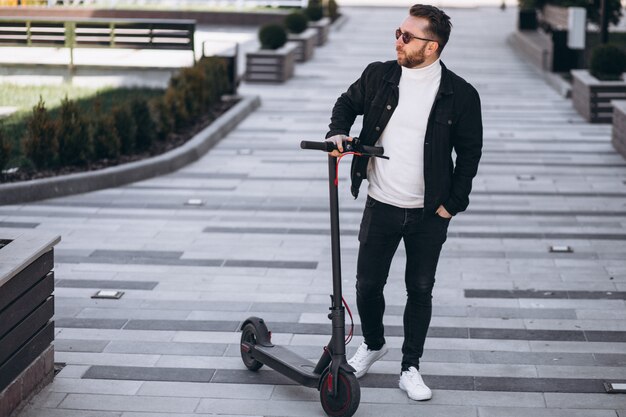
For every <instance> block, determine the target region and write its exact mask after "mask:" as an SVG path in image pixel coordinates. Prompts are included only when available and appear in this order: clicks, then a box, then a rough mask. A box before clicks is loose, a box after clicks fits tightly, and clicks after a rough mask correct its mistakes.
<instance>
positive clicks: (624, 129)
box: [611, 100, 626, 159]
mask: <svg viewBox="0 0 626 417" xmlns="http://www.w3.org/2000/svg"><path fill="white" fill-rule="evenodd" d="M611 104H612V105H613V134H612V137H611V142H612V143H613V147H614V148H615V150H616V151H617V152H619V153H620V154H621V155H622V157H624V158H625V159H626V100H613V101H612V102H611Z"/></svg>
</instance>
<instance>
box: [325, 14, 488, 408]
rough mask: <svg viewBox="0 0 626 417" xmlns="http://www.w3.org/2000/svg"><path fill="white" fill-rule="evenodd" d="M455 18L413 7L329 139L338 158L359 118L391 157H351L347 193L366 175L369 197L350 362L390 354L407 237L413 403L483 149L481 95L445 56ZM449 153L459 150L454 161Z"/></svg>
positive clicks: (346, 97)
mask: <svg viewBox="0 0 626 417" xmlns="http://www.w3.org/2000/svg"><path fill="white" fill-rule="evenodd" d="M451 27H452V25H451V23H450V18H449V17H448V16H447V15H446V14H445V13H444V12H443V11H441V10H439V9H438V8H436V7H433V6H427V5H420V4H417V5H414V6H413V7H411V9H410V10H409V16H408V17H407V18H406V19H405V20H404V21H403V22H402V25H401V26H400V27H399V28H398V29H397V30H396V44H395V46H396V52H397V60H395V61H388V62H384V63H381V62H375V63H372V64H370V65H369V66H368V67H367V68H366V69H365V71H364V72H363V74H362V75H361V78H360V79H359V80H357V81H356V82H355V83H354V84H352V85H351V86H350V87H349V88H348V91H346V92H345V93H344V94H342V95H341V96H340V97H339V99H338V100H337V102H336V103H335V107H334V108H333V112H332V117H331V123H330V125H329V128H330V131H329V132H328V134H327V135H326V137H327V140H328V141H332V142H334V143H335V144H336V145H337V148H338V151H334V152H333V153H332V155H334V156H338V155H339V153H340V152H342V151H343V146H342V143H343V142H344V141H351V140H352V138H350V137H348V135H349V132H350V128H351V127H352V124H353V123H354V120H355V118H356V116H358V115H363V116H364V118H363V130H362V131H361V134H360V140H361V142H362V143H363V144H364V145H374V144H376V145H379V146H383V147H384V148H385V155H387V156H388V157H389V158H390V159H389V160H384V159H377V158H367V157H355V158H354V159H353V161H352V169H351V180H352V185H351V192H352V194H353V195H354V197H355V198H356V197H357V195H358V192H359V187H360V185H361V182H362V180H363V179H365V178H367V179H368V182H369V186H368V190H367V192H368V197H367V201H366V204H365V210H364V212H363V219H362V221H361V228H360V231H359V242H360V246H359V255H358V261H357V283H356V290H357V307H358V310H359V315H360V318H361V328H362V330H363V337H364V342H363V343H362V344H361V345H360V346H359V348H358V350H357V352H356V354H355V355H354V356H353V357H352V358H351V359H350V360H349V364H350V365H351V366H352V367H353V368H354V369H355V370H356V376H357V378H358V377H361V376H363V375H364V374H365V373H366V372H367V371H368V369H369V368H370V366H371V365H372V364H373V363H374V362H375V361H376V360H378V359H380V358H381V357H383V356H384V355H385V354H386V353H387V347H386V345H385V337H384V328H383V313H384V310H385V299H384V296H383V288H384V286H385V283H386V281H387V276H388V274H389V268H390V265H391V261H392V258H393V256H394V254H395V252H396V249H397V248H398V245H399V243H400V241H401V240H403V241H404V245H405V249H406V258H407V261H406V270H405V285H406V290H407V302H406V307H405V310H404V343H403V345H402V369H401V374H400V381H399V386H400V388H401V389H402V390H404V391H406V392H407V394H408V396H409V398H411V399H413V400H429V399H430V398H432V392H431V390H430V389H429V388H428V387H427V386H426V384H424V381H423V379H422V377H421V375H420V373H419V361H420V358H421V357H422V353H423V350H424V341H425V339H426V333H427V331H428V327H429V325H430V318H431V314H432V289H433V285H434V283H435V270H436V268H437V262H438V260H439V253H440V251H441V247H442V245H443V243H444V242H445V240H446V236H447V229H448V223H449V221H450V219H451V218H452V216H454V215H456V214H457V213H459V212H461V211H463V210H465V209H466V208H467V206H468V204H469V194H470V191H471V188H472V179H473V178H474V176H476V172H477V169H478V162H479V160H480V156H481V149H482V120H481V110H480V98H479V96H478V93H477V92H476V90H475V89H474V87H472V86H471V85H470V84H468V83H467V82H466V81H465V80H463V79H462V78H460V77H459V76H457V75H456V74H454V73H453V72H452V71H450V70H448V69H447V68H446V66H445V65H444V64H443V63H442V62H441V61H440V59H439V57H440V55H441V52H442V51H443V49H444V47H445V45H446V43H447V42H448V39H449V37H450V30H451ZM452 150H454V151H455V153H456V160H455V163H453V161H452Z"/></svg>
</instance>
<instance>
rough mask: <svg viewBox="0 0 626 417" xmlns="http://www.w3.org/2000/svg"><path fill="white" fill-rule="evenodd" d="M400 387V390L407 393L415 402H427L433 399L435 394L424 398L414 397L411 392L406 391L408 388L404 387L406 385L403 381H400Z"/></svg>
mask: <svg viewBox="0 0 626 417" xmlns="http://www.w3.org/2000/svg"><path fill="white" fill-rule="evenodd" d="M398 385H399V386H400V389H401V390H402V391H404V392H406V393H407V395H408V396H409V398H410V399H412V400H413V401H427V400H430V399H431V398H433V394H432V393H431V394H430V395H427V396H422V397H414V396H412V395H411V394H410V393H409V391H408V390H407V389H406V387H405V386H404V384H403V383H402V381H400V383H399V384H398Z"/></svg>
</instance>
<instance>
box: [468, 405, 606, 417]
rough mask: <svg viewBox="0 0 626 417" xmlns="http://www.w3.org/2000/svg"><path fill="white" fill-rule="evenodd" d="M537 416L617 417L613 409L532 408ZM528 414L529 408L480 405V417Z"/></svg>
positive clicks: (516, 416) (509, 416)
mask: <svg viewBox="0 0 626 417" xmlns="http://www.w3.org/2000/svg"><path fill="white" fill-rule="evenodd" d="M532 414H533V416H536V417H615V411H613V410H575V409H570V408H568V409H553V408H550V409H540V408H537V409H535V408H533V409H532ZM527 415H528V409H527V408H521V407H519V408H513V407H479V408H478V416H479V417H522V416H527Z"/></svg>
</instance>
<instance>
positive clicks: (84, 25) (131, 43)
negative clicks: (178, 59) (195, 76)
mask: <svg viewBox="0 0 626 417" xmlns="http://www.w3.org/2000/svg"><path fill="white" fill-rule="evenodd" d="M195 30H196V22H195V20H182V19H180V20H178V19H177V20H161V19H104V18H89V19H73V18H69V19H65V18H31V17H5V18H0V46H41V47H57V48H61V47H66V48H70V66H73V65H74V54H73V49H74V48H101V47H104V48H129V49H169V50H189V51H191V52H192V53H193V56H194V62H195V52H194V34H195Z"/></svg>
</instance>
